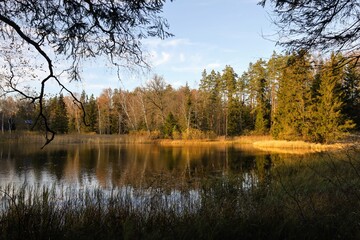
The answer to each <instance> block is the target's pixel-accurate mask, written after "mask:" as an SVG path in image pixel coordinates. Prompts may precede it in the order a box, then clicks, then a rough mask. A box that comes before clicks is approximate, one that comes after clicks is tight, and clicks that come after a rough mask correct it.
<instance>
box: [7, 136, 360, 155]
mask: <svg viewBox="0 0 360 240" xmlns="http://www.w3.org/2000/svg"><path fill="white" fill-rule="evenodd" d="M356 136H357V135H356ZM0 142H3V143H36V144H39V146H42V144H44V143H45V139H44V135H41V134H38V133H33V132H18V133H13V134H3V135H0ZM359 142H360V137H351V138H349V139H347V140H345V141H343V142H339V143H335V144H316V143H309V142H304V141H285V140H274V139H273V138H272V137H271V136H267V135H264V136H238V137H228V138H225V137H217V138H212V139H189V140H185V139H175V140H174V139H156V138H155V139H154V138H152V137H151V136H150V137H149V136H147V135H135V134H129V135H98V134H65V135H56V137H55V139H54V140H53V142H52V143H53V144H100V143H102V144H132V143H147V144H150V143H151V144H159V145H162V146H201V145H234V144H241V145H249V146H252V147H254V148H256V149H258V150H263V151H270V152H278V153H292V154H304V153H313V152H321V151H333V150H342V149H346V148H349V147H352V146H354V145H356V144H358V143H359Z"/></svg>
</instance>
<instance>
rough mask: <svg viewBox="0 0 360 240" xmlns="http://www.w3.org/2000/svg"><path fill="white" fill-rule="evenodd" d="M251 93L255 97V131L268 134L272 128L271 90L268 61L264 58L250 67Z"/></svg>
mask: <svg viewBox="0 0 360 240" xmlns="http://www.w3.org/2000/svg"><path fill="white" fill-rule="evenodd" d="M248 74H249V88H250V95H251V96H252V97H253V98H254V101H255V103H254V110H253V111H254V112H255V133H257V134H266V133H268V132H269V128H270V92H269V83H268V80H267V68H266V62H265V61H263V60H262V59H260V60H258V61H257V62H256V63H255V64H250V67H249V71H248Z"/></svg>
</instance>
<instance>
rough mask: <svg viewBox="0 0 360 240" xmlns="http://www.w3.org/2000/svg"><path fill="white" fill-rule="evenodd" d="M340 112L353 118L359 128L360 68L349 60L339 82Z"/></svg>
mask: <svg viewBox="0 0 360 240" xmlns="http://www.w3.org/2000/svg"><path fill="white" fill-rule="evenodd" d="M341 92H342V95H341V100H342V102H343V107H342V113H343V114H344V115H345V116H346V118H348V119H351V120H353V122H354V123H355V124H356V127H355V128H356V129H357V130H360V68H359V67H358V66H354V63H353V62H350V63H349V64H347V65H346V67H345V76H344V79H343V81H342V83H341Z"/></svg>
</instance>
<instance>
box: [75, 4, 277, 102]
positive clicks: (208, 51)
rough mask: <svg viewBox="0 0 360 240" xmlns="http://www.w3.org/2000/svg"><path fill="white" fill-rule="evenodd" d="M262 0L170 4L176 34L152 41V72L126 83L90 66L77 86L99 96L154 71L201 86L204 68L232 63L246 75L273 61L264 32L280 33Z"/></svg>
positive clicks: (175, 82) (176, 82) (148, 43)
mask: <svg viewBox="0 0 360 240" xmlns="http://www.w3.org/2000/svg"><path fill="white" fill-rule="evenodd" d="M257 2H258V0H175V1H173V2H167V3H166V5H165V7H164V11H163V14H162V15H163V16H164V17H165V18H166V19H167V20H168V22H169V24H170V32H171V33H173V34H174V35H175V36H174V37H172V38H168V39H166V40H160V39H146V40H145V41H144V43H143V46H144V48H145V50H146V51H147V53H148V59H149V63H150V64H151V65H152V69H151V71H150V72H143V73H141V72H129V71H126V70H124V71H123V72H122V73H121V79H122V80H121V82H120V81H119V80H118V78H117V74H116V72H115V71H114V70H112V69H110V68H104V67H100V65H99V64H98V63H96V62H94V63H92V64H90V65H88V67H87V68H85V69H84V81H83V82H82V83H80V84H78V85H77V86H76V88H77V89H75V90H76V91H77V90H80V89H81V88H83V89H85V91H86V92H88V93H94V94H95V95H99V94H100V92H101V90H102V89H104V88H108V87H111V88H119V87H121V88H126V89H129V90H132V89H133V88H135V87H137V86H140V85H144V84H145V83H146V81H147V80H148V79H150V78H151V77H152V76H153V75H154V74H158V75H161V76H163V77H164V79H165V81H166V82H167V83H169V84H171V85H172V86H173V87H175V88H177V87H179V86H184V85H185V83H186V82H187V83H188V84H189V86H190V87H191V88H197V87H198V84H199V81H200V79H201V73H202V71H203V70H204V69H206V70H207V71H211V70H212V69H214V70H216V71H222V70H223V69H224V68H225V66H226V65H231V66H232V67H233V68H234V69H235V71H236V72H237V73H238V74H239V75H241V74H242V73H243V72H244V71H246V70H247V68H248V65H249V63H250V62H255V61H257V60H258V59H260V58H263V59H268V58H269V57H270V56H271V54H272V52H273V51H274V50H276V51H280V49H279V48H276V47H275V43H274V42H273V41H270V40H268V39H265V37H264V36H269V38H275V37H271V35H273V34H274V33H275V30H274V26H273V25H272V23H271V21H270V17H269V14H268V11H267V10H266V9H264V8H262V7H261V6H259V5H257Z"/></svg>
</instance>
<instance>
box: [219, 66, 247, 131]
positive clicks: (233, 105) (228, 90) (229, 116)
mask: <svg viewBox="0 0 360 240" xmlns="http://www.w3.org/2000/svg"><path fill="white" fill-rule="evenodd" d="M237 78H238V76H237V74H236V73H235V71H234V69H233V68H232V67H231V66H226V67H225V69H224V70H223V75H222V86H223V89H224V90H225V91H224V93H225V94H224V96H225V98H223V101H224V102H225V104H226V130H225V135H229V136H235V135H240V134H241V130H242V126H241V122H242V121H241V112H240V111H241V104H240V101H239V94H238V93H239V92H238V89H237V86H238V84H237Z"/></svg>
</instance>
